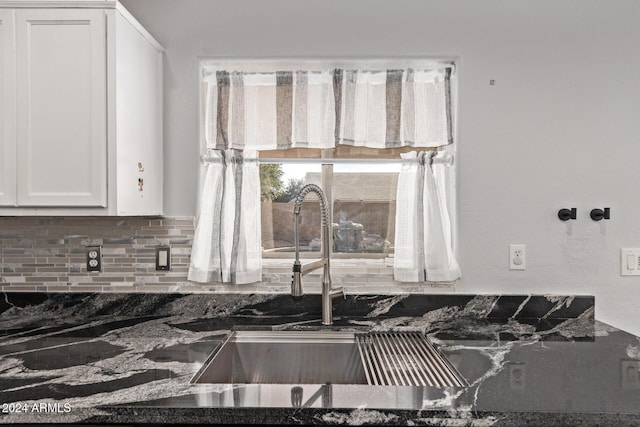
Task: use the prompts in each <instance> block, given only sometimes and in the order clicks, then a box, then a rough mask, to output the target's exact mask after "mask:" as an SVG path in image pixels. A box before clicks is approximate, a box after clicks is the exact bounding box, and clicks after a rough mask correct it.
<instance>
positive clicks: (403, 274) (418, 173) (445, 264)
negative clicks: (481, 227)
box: [394, 151, 461, 282]
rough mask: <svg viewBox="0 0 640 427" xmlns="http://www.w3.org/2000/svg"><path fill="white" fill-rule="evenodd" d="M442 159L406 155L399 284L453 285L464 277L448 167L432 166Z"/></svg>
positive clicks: (400, 197)
mask: <svg viewBox="0 0 640 427" xmlns="http://www.w3.org/2000/svg"><path fill="white" fill-rule="evenodd" d="M438 155H441V154H440V153H438V152H424V151H423V152H420V153H417V152H415V151H412V152H410V153H406V154H402V168H401V170H400V175H399V177H398V190H397V196H396V240H395V254H394V279H395V280H396V281H399V282H423V281H430V282H449V281H453V280H456V279H459V278H460V275H461V273H460V267H459V265H458V262H457V260H456V259H455V256H454V253H453V244H452V234H451V218H450V215H449V210H448V208H447V192H446V188H445V171H444V168H445V167H446V166H444V165H441V164H433V163H432V159H433V158H434V157H435V156H438Z"/></svg>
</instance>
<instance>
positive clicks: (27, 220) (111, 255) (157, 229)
mask: <svg viewBox="0 0 640 427" xmlns="http://www.w3.org/2000/svg"><path fill="white" fill-rule="evenodd" d="M193 234H194V218H193V217H175V218H164V217H163V218H156V217H149V218H145V217H0V288H1V289H2V290H4V291H47V292H65V291H74V292H76V291H77V292H87V291H89V292H100V291H105V292H167V291H169V290H170V289H173V290H177V289H179V290H185V291H188V289H185V287H186V288H195V289H199V288H200V287H199V286H196V285H194V284H192V283H190V282H188V281H187V271H188V269H189V254H190V253H191V243H192V241H193ZM96 245H99V246H102V261H103V270H102V271H101V272H87V268H86V247H87V246H96ZM160 245H171V271H156V269H155V250H156V247H157V246H160Z"/></svg>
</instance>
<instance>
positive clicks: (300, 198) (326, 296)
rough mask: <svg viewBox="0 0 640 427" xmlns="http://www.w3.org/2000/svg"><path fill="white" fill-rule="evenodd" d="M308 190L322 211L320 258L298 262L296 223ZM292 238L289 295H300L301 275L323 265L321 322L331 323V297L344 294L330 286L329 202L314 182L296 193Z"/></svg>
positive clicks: (298, 249)
mask: <svg viewBox="0 0 640 427" xmlns="http://www.w3.org/2000/svg"><path fill="white" fill-rule="evenodd" d="M310 192H313V193H316V194H317V195H318V198H319V199H320V210H321V213H322V232H321V236H320V240H321V241H322V259H320V260H318V261H314V262H310V263H309V264H305V265H302V264H300V242H299V232H298V223H299V222H300V209H302V203H303V202H304V198H305V197H306V196H307V194H309V193H310ZM293 215H294V216H293V238H294V242H295V250H296V259H295V261H294V262H293V280H292V281H291V295H292V296H294V297H301V296H302V295H303V292H302V276H304V275H305V274H307V273H310V272H312V271H313V270H316V269H317V268H320V267H323V271H322V324H323V325H331V324H333V316H332V304H331V302H332V299H333V298H336V297H337V296H339V295H344V289H343V288H332V287H331V265H330V263H329V257H330V251H329V249H330V248H329V233H330V229H329V225H330V221H329V204H328V203H327V198H326V197H325V195H324V192H323V191H322V189H321V188H320V187H318V186H317V185H315V184H307V185H305V186H304V187H302V189H301V190H300V192H299V193H298V195H297V196H296V200H295V202H294V206H293Z"/></svg>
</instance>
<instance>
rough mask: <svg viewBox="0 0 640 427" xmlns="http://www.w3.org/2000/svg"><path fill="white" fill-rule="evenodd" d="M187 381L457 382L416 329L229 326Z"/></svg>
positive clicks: (460, 382) (461, 382)
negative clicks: (253, 328) (359, 330)
mask: <svg viewBox="0 0 640 427" xmlns="http://www.w3.org/2000/svg"><path fill="white" fill-rule="evenodd" d="M191 383H192V384H193V383H207V384H352V385H357V384H363V385H381V386H388V385H391V386H432V387H462V386H464V385H465V381H464V379H463V378H462V377H461V376H460V374H459V373H458V372H457V370H456V369H455V368H454V367H453V365H451V363H450V362H449V361H448V360H447V359H446V358H445V357H444V356H443V355H442V354H440V352H439V351H437V350H436V349H435V348H434V347H433V346H432V345H431V343H430V341H429V340H428V339H427V338H426V337H425V336H423V335H422V333H420V332H418V331H411V332H368V333H354V332H343V331H324V330H320V331H233V332H231V333H230V334H229V335H228V336H227V337H226V339H225V340H224V341H223V343H222V344H221V345H220V346H218V347H217V348H216V349H215V350H214V351H213V353H212V354H211V355H210V356H209V357H208V358H207V361H206V362H205V363H204V365H203V366H202V367H201V368H200V370H199V371H198V373H197V374H196V375H195V376H194V377H193V379H192V380H191Z"/></svg>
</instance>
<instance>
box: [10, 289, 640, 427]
mask: <svg viewBox="0 0 640 427" xmlns="http://www.w3.org/2000/svg"><path fill="white" fill-rule="evenodd" d="M0 301H2V302H1V303H0V311H1V313H0V383H1V384H2V387H0V403H7V404H9V403H14V404H15V403H21V404H26V405H28V406H29V405H33V404H36V405H37V404H40V403H59V404H61V405H62V404H69V405H70V407H71V411H70V412H68V413H67V412H57V413H41V412H36V411H33V410H30V411H28V412H25V413H15V412H14V413H4V414H2V415H0V423H34V422H35V423H39V422H43V423H51V422H64V423H126V424H133V423H164V424H166V423H174V424H179V423H207V424H224V423H236V424H252V423H254V424H276V425H277V424H283V425H284V424H346V425H361V424H377V425H456V426H458V425H461V426H466V425H480V426H490V425H496V426H502V425H504V426H511V425H523V424H527V423H528V424H529V425H612V426H613V425H616V426H617V425H637V424H639V423H640V387H638V388H634V386H633V385H629V384H625V383H622V382H621V366H622V365H621V362H622V361H636V360H638V361H640V338H638V337H635V336H632V335H630V334H627V333H624V332H622V331H620V330H618V329H616V328H613V327H611V326H609V325H605V324H602V323H600V322H596V321H594V317H593V316H594V304H593V303H594V301H593V297H589V296H539V295H534V296H530V295H522V296H492V295H478V296H474V295H387V296H385V295H380V296H370V295H369V296H350V297H349V298H347V299H346V300H336V304H335V312H334V318H335V325H334V326H333V328H334V329H343V330H362V329H366V330H388V329H399V330H407V329H412V330H420V331H423V332H424V333H425V334H427V335H428V336H429V337H430V338H431V339H432V341H433V342H434V343H435V344H436V345H437V346H438V347H439V349H440V350H441V351H442V352H443V353H444V354H445V355H447V357H448V358H449V360H450V361H451V363H452V364H454V365H455V366H456V367H457V368H458V370H459V371H460V373H461V374H462V375H463V376H464V377H465V379H466V380H467V381H468V383H469V387H464V388H451V389H443V388H435V387H407V388H404V389H402V390H399V389H397V388H392V389H385V388H372V387H370V386H350V385H346V386H342V387H340V386H332V385H325V386H321V387H328V388H330V389H331V390H332V402H333V406H332V407H319V405H320V403H318V402H316V403H315V404H314V405H315V406H314V407H309V408H294V407H292V403H291V399H290V396H289V395H290V392H291V390H290V388H291V386H290V385H289V386H287V385H276V386H271V385H266V386H261V385H256V384H248V385H234V386H231V385H215V384H203V385H198V386H193V385H190V384H189V380H190V378H191V377H192V376H193V374H194V373H195V372H196V371H197V369H198V368H199V367H200V366H201V364H202V363H203V362H204V361H205V360H206V358H207V357H208V355H209V354H210V353H211V351H212V350H213V349H214V348H215V347H216V346H217V345H218V344H219V343H220V342H221V340H222V339H224V337H225V335H226V334H227V333H228V331H229V330H230V329H234V328H240V329H242V328H276V329H318V328H321V325H320V301H319V296H317V295H308V296H306V297H305V298H304V299H303V300H302V301H292V300H291V299H290V298H289V297H288V296H286V295H264V294H259V295H233V294H228V295H212V294H206V295H177V294H160V295H150V294H145V295H135V294H134V295H127V294H46V295H43V294H5V295H4V297H3V298H0ZM634 363H635V362H634ZM639 363H640V362H639ZM625 366H626V365H625ZM315 387H316V388H317V387H318V386H315ZM313 390H314V386H313V385H311V386H309V387H305V390H304V395H305V396H312V395H313V394H314V393H313ZM265 393H266V394H265ZM262 395H264V396H270V398H264V399H257V398H256V397H255V396H262ZM390 397H391V399H389V398H390ZM256 399H257V400H256ZM385 399H386V400H385ZM390 401H393V402H394V403H393V404H390V403H388V402H390ZM383 402H387V403H383Z"/></svg>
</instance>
